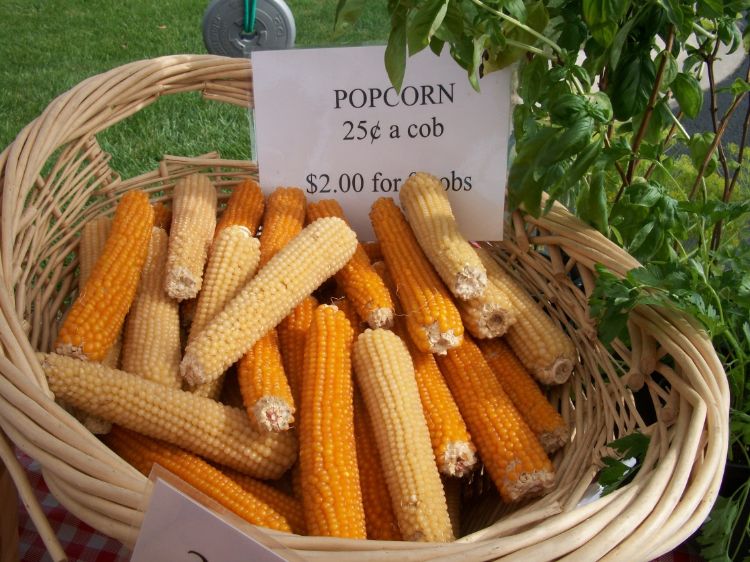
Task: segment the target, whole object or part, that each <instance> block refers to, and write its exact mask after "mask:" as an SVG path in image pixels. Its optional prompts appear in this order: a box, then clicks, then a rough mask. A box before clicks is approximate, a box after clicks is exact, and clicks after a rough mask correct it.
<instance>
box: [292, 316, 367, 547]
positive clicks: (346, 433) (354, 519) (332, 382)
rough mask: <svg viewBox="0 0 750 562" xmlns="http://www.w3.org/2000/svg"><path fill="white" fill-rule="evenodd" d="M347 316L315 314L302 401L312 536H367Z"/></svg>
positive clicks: (305, 503)
mask: <svg viewBox="0 0 750 562" xmlns="http://www.w3.org/2000/svg"><path fill="white" fill-rule="evenodd" d="M352 338H353V332H352V328H351V326H350V325H349V320H347V318H346V316H345V315H344V313H343V312H341V311H340V310H338V309H337V308H336V307H335V306H329V305H321V306H319V307H318V308H317V309H316V310H315V313H314V314H313V320H312V324H311V326H310V333H309V335H308V337H307V342H306V344H305V366H304V375H303V379H302V399H301V400H302V401H301V404H300V413H301V414H300V421H299V440H300V454H299V461H300V478H301V484H302V493H303V495H302V507H303V510H304V512H305V522H306V524H307V530H308V532H309V533H310V534H311V535H320V536H332V537H348V538H361V539H364V538H367V533H366V529H365V513H364V508H363V507H362V491H361V489H360V484H359V472H358V468H357V450H356V446H355V444H354V405H353V389H354V383H353V381H352V368H351V356H350V348H351V343H352Z"/></svg>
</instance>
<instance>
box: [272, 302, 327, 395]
mask: <svg viewBox="0 0 750 562" xmlns="http://www.w3.org/2000/svg"><path fill="white" fill-rule="evenodd" d="M317 307H318V301H317V300H316V299H315V297H313V296H312V295H310V296H308V297H305V298H304V299H303V300H302V302H301V303H299V304H298V305H297V306H296V307H294V310H292V312H291V313H290V314H289V315H288V316H287V317H286V318H284V319H283V320H282V321H281V323H280V324H279V325H278V327H277V329H276V333H277V334H278V336H279V350H280V351H281V359H282V360H283V362H284V372H285V373H286V375H287V380H288V381H289V388H290V389H291V391H292V397H293V399H294V403H295V404H299V394H300V385H301V381H302V367H303V366H304V361H305V340H306V339H307V332H308V330H309V329H310V322H312V317H313V312H315V309H316V308H317Z"/></svg>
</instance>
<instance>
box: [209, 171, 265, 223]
mask: <svg viewBox="0 0 750 562" xmlns="http://www.w3.org/2000/svg"><path fill="white" fill-rule="evenodd" d="M265 205H266V202H265V199H264V198H263V192H262V191H261V189H260V186H259V185H258V182H257V181H255V180H254V179H246V180H245V181H243V182H242V183H241V184H239V185H238V186H237V187H235V188H234V191H233V192H232V195H230V196H229V200H228V201H227V206H226V208H225V209H224V211H222V213H221V216H220V217H219V221H218V222H217V223H216V232H215V234H214V235H215V236H218V235H219V233H220V232H221V231H222V230H224V229H225V228H228V227H230V226H233V225H238V226H244V227H245V228H247V229H248V230H249V231H250V234H251V235H253V236H255V233H256V232H257V231H258V226H259V225H260V219H261V217H262V216H263V210H264V208H265Z"/></svg>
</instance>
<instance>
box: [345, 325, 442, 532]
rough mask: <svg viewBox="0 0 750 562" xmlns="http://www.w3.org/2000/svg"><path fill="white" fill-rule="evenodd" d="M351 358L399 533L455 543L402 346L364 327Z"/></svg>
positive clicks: (383, 332)
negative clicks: (372, 430) (373, 431)
mask: <svg viewBox="0 0 750 562" xmlns="http://www.w3.org/2000/svg"><path fill="white" fill-rule="evenodd" d="M352 358H353V361H354V371H355V373H356V376H357V383H358V386H359V388H360V390H361V391H362V396H363V398H364V400H365V404H366V406H367V412H368V413H369V414H370V417H371V419H372V427H373V429H374V430H375V439H376V442H377V445H378V452H379V453H380V456H381V460H382V466H383V468H384V470H385V475H386V482H387V483H388V490H389V492H390V494H391V500H392V505H393V510H394V512H395V513H396V519H397V520H398V526H399V529H400V530H401V534H402V535H403V537H404V539H405V540H411V541H436V542H445V541H451V540H453V532H452V530H451V524H450V519H449V517H448V507H447V504H446V501H445V494H444V492H443V485H442V483H441V481H440V475H439V473H438V470H437V467H436V466H435V458H434V456H433V453H432V446H431V445H430V434H429V431H428V429H427V422H426V421H425V418H424V414H423V411H422V405H421V403H420V399H419V391H418V390H417V383H416V380H415V378H414V369H413V367H412V363H411V358H410V357H409V352H408V350H407V349H406V346H405V345H404V343H403V342H402V341H401V339H400V338H399V337H398V336H397V335H395V334H394V333H393V332H390V331H388V330H383V329H378V330H372V329H367V330H365V331H364V332H363V333H362V334H361V335H360V336H359V337H358V338H357V341H356V343H355V344H354V347H353V353H352Z"/></svg>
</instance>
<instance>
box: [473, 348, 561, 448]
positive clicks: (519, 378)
mask: <svg viewBox="0 0 750 562" xmlns="http://www.w3.org/2000/svg"><path fill="white" fill-rule="evenodd" d="M478 345H479V349H481V350H482V354H483V355H484V358H485V359H486V360H487V363H488V364H489V366H490V367H491V368H492V371H493V372H494V373H495V376H497V378H498V380H499V381H500V384H501V385H502V387H503V390H504V391H505V393H506V394H507V395H508V396H509V397H510V399H511V401H512V402H513V404H514V405H515V407H516V409H518V411H519V412H520V413H521V416H523V419H524V420H525V421H526V423H527V424H528V425H529V427H530V428H531V430H532V431H533V432H534V434H535V435H536V436H537V438H538V439H539V441H540V442H541V443H542V447H544V450H545V451H546V452H547V454H551V453H554V452H555V451H557V450H558V449H560V448H561V447H563V446H565V444H566V443H567V442H568V439H569V438H570V432H569V430H568V425H567V424H566V423H565V420H563V418H562V416H561V415H560V414H559V413H558V411H557V410H555V409H554V408H553V407H552V404H550V403H549V400H547V398H546V397H545V396H544V394H542V391H541V390H540V389H539V387H538V386H537V384H536V382H535V381H534V379H532V378H531V375H530V374H529V372H528V371H527V370H526V368H525V367H524V366H523V364H522V363H521V362H520V361H519V360H518V358H517V357H516V356H515V354H514V353H513V351H512V350H511V349H510V347H508V345H507V344H506V343H505V342H503V341H502V340H501V339H498V338H495V339H491V340H484V341H480V342H478Z"/></svg>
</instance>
